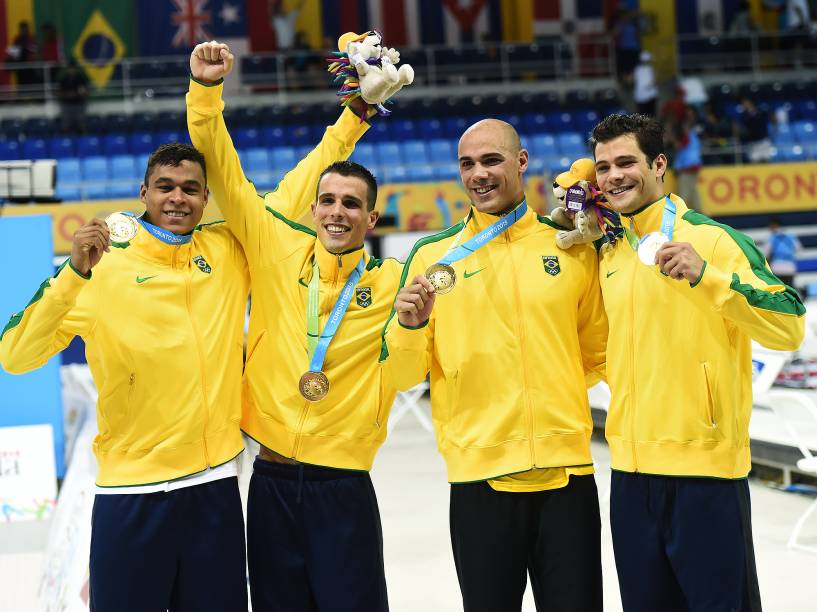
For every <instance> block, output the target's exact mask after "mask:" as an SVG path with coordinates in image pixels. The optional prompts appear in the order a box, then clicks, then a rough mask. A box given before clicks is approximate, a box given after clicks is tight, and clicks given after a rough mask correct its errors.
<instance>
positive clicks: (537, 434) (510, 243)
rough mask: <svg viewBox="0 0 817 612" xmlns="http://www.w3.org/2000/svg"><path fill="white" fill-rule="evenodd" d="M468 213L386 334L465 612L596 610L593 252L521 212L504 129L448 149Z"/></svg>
mask: <svg viewBox="0 0 817 612" xmlns="http://www.w3.org/2000/svg"><path fill="white" fill-rule="evenodd" d="M458 157H459V166H460V175H461V178H462V183H463V187H464V188H465V190H466V193H467V194H468V196H469V198H470V200H471V210H470V212H469V213H468V216H467V217H466V218H465V219H464V220H463V221H461V222H460V223H458V224H457V225H455V226H453V227H451V228H449V229H447V230H444V231H443V232H440V233H438V234H435V235H433V236H430V237H428V238H424V239H422V240H420V241H419V242H418V243H417V244H416V245H415V246H414V248H413V249H412V251H411V254H410V256H409V259H408V260H407V262H406V264H405V265H406V268H407V269H406V272H404V274H403V277H404V281H405V280H406V279H411V280H409V281H408V282H405V283H404V285H403V287H402V288H401V290H400V292H399V294H398V296H397V299H396V301H395V310H396V312H397V315H398V316H397V317H395V318H394V319H392V321H391V322H390V323H389V327H388V329H387V333H386V342H387V346H388V352H389V356H388V359H387V361H388V362H394V365H393V366H392V367H393V369H394V371H395V372H397V373H398V376H399V378H398V384H399V386H400V387H401V388H407V387H410V386H412V385H414V384H416V383H417V382H418V381H421V380H423V379H425V377H426V375H427V374H428V373H430V374H431V404H432V417H433V421H434V425H435V429H436V435H437V445H438V448H439V450H440V452H441V453H442V455H443V457H444V458H445V461H446V464H447V467H448V478H449V481H450V482H451V512H450V517H451V540H452V545H453V550H454V560H455V563H456V567H457V575H458V577H459V583H460V589H461V591H462V596H463V603H464V608H465V610H466V612H477V611H483V610H484V611H486V612H488V611H491V612H495V611H496V610H503V611H512V610H519V609H521V605H522V596H523V593H524V591H525V584H526V580H527V574H528V573H529V574H530V578H531V585H532V587H533V594H534V599H535V600H536V605H537V609H541V610H544V609H552V610H582V611H593V610H601V609H602V586H601V553H600V548H601V544H600V520H599V505H598V497H597V492H596V485H595V481H594V478H593V466H592V463H593V459H592V457H591V456H590V436H591V433H592V431H593V423H592V420H591V416H590V408H589V405H588V399H587V390H586V385H585V378H586V379H587V383H588V384H590V383H594V382H596V381H597V380H598V379H599V377H600V376H601V375H603V364H604V346H605V342H606V339H607V321H606V318H605V316H604V309H603V305H602V303H601V295H600V292H599V288H598V271H597V268H598V266H597V259H596V253H595V250H594V249H593V248H592V246H589V245H581V246H577V247H575V248H572V249H571V250H569V251H566V252H563V251H560V250H559V249H558V248H557V247H556V242H555V238H556V234H557V232H558V231H559V230H561V229H562V228H560V227H558V226H556V225H555V224H554V223H553V222H552V221H551V220H550V219H548V218H546V217H540V216H538V215H537V214H536V213H535V212H534V211H533V210H530V209H528V208H527V204H526V202H525V193H524V188H523V183H522V176H523V173H524V172H525V171H526V169H527V165H528V152H527V151H526V150H524V149H522V148H521V145H520V142H519V136H518V135H517V133H516V131H515V130H514V129H513V127H511V126H510V125H508V124H507V123H505V122H502V121H497V120H490V119H489V120H484V121H480V122H478V123H476V124H474V125H472V126H471V127H470V128H468V130H466V131H465V133H464V134H463V136H462V138H461V139H460V143H459V149H458Z"/></svg>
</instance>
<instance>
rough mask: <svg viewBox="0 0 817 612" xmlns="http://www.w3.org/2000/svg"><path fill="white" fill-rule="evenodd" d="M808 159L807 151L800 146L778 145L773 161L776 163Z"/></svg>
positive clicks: (775, 148)
mask: <svg viewBox="0 0 817 612" xmlns="http://www.w3.org/2000/svg"><path fill="white" fill-rule="evenodd" d="M807 157H808V154H807V152H806V150H805V149H804V148H803V147H801V146H800V145H790V144H786V145H777V146H775V147H774V151H773V153H772V161H776V162H796V161H805V160H806V159H807Z"/></svg>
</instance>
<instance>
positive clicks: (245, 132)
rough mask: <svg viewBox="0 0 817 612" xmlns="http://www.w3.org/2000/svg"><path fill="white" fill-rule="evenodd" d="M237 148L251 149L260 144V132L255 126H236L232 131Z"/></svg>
mask: <svg viewBox="0 0 817 612" xmlns="http://www.w3.org/2000/svg"><path fill="white" fill-rule="evenodd" d="M232 136H233V142H235V146H236V148H238V149H252V148H255V147H260V146H261V133H260V132H259V131H258V130H256V129H255V128H237V129H235V130H233V133H232Z"/></svg>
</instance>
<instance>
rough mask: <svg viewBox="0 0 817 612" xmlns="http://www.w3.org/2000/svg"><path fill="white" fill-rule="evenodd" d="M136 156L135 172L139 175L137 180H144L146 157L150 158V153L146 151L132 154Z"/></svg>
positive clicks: (146, 164)
mask: <svg viewBox="0 0 817 612" xmlns="http://www.w3.org/2000/svg"><path fill="white" fill-rule="evenodd" d="M134 157H135V158H136V172H137V174H138V175H139V180H140V181H144V180H145V171H146V170H147V169H148V159H150V155H149V154H148V153H142V154H139V155H135V156H134Z"/></svg>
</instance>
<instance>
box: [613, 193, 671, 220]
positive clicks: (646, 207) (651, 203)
mask: <svg viewBox="0 0 817 612" xmlns="http://www.w3.org/2000/svg"><path fill="white" fill-rule="evenodd" d="M666 197H669V194H668V193H665V194H664V195H662V196H661V197H660V198H658V199H657V200H655V201H654V202H650V203H649V204H645V205H644V206H642V207H641V208H639V209H638V210H636V211H634V212H631V213H621V216H622V217H627V218H628V219H629V218H630V217H635V216H636V215H638V214H640V213H643V212H644V211H645V210H647V209H648V208H649V207H650V206H652V205H653V204H657V203H658V202H661V201H662V200H663V199H664V198H666Z"/></svg>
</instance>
